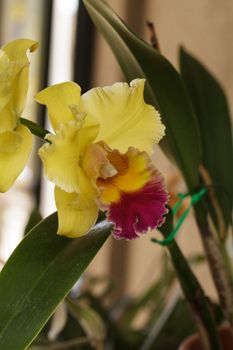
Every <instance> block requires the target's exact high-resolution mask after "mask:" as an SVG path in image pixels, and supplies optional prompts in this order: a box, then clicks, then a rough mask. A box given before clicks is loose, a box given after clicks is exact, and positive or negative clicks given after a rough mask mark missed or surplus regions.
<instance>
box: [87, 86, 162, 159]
mask: <svg viewBox="0 0 233 350" xmlns="http://www.w3.org/2000/svg"><path fill="white" fill-rule="evenodd" d="M144 85H145V81H144V80H143V79H136V80H133V81H132V82H131V83H130V86H129V85H128V84H126V83H116V84H114V85H112V86H108V87H104V88H100V87H99V88H94V89H92V90H90V91H88V92H86V93H85V94H83V95H82V97H81V100H82V105H83V110H84V111H85V112H86V113H88V114H90V115H92V116H94V117H95V118H97V119H98V120H99V122H100V131H99V135H98V137H97V139H96V142H98V141H104V142H106V143H107V144H108V145H109V146H110V147H111V148H113V149H118V150H119V151H120V152H126V151H127V149H128V148H129V147H131V146H132V147H135V148H138V149H140V150H141V151H146V152H147V153H151V152H152V147H153V144H154V143H158V142H159V140H160V139H161V138H162V137H163V135H164V129H165V128H164V125H163V124H162V123H161V121H160V117H159V113H158V112H157V111H156V110H155V109H154V108H153V107H152V106H150V105H148V104H146V103H145V101H144V98H143V91H144Z"/></svg>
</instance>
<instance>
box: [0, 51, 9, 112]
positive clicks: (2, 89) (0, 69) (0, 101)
mask: <svg viewBox="0 0 233 350" xmlns="http://www.w3.org/2000/svg"><path fill="white" fill-rule="evenodd" d="M10 73H11V63H10V60H9V58H8V56H7V54H6V53H5V52H4V51H2V50H0V111H1V109H2V108H3V107H5V105H6V104H7V102H8V101H9V99H10V97H11V83H10Z"/></svg>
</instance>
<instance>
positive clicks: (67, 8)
mask: <svg viewBox="0 0 233 350" xmlns="http://www.w3.org/2000/svg"><path fill="white" fill-rule="evenodd" d="M108 3H109V4H110V5H111V6H112V7H113V8H114V10H115V11H116V12H117V13H118V14H119V15H120V17H122V18H123V19H124V21H125V22H126V23H127V25H128V26H129V27H130V28H131V29H132V30H133V31H135V32H136V33H137V34H138V35H140V36H141V37H142V38H143V39H144V40H146V41H148V42H149V38H150V33H149V31H148V27H147V25H146V21H148V20H149V21H151V22H153V23H154V25H155V28H156V33H157V36H158V41H159V46H160V50H161V52H162V53H163V54H164V55H165V56H166V57H167V58H168V59H169V60H170V61H171V62H172V63H173V64H174V65H175V66H177V62H178V50H179V47H180V46H181V45H182V46H184V47H185V48H186V49H187V50H189V51H190V52H191V53H192V54H193V55H195V56H196V57H197V58H198V59H200V60H201V61H202V62H203V63H204V64H205V65H206V66H207V67H208V68H209V70H210V71H211V72H212V73H214V75H215V76H216V77H217V78H218V80H219V81H220V83H221V84H222V86H223V87H224V89H225V91H226V94H227V96H228V99H229V102H230V107H231V108H232V107H233V106H232V101H233V69H232V62H233V43H232V38H231V37H232V32H233V2H232V1H231V0H224V1H221V2H219V1H217V0H195V1H186V0H176V1H169V0H143V1H141V0H108ZM22 37H27V38H31V39H34V40H38V41H39V43H40V47H39V49H38V50H37V51H36V52H35V53H33V54H32V55H31V56H30V61H31V68H30V91H29V95H28V104H27V106H26V109H25V111H24V113H23V117H25V118H29V119H32V120H35V121H37V122H38V123H40V124H41V125H43V126H45V127H46V128H49V125H48V121H47V117H46V114H45V110H44V109H43V108H42V107H41V106H38V105H37V104H36V103H34V102H33V96H34V95H35V93H36V92H37V91H39V90H41V89H42V88H44V87H46V86H48V85H52V84H55V83H59V82H63V81H67V80H74V81H76V82H77V83H78V84H79V85H80V86H81V87H82V91H83V92H85V91H86V90H88V89H90V88H92V87H95V86H103V85H110V84H113V83H114V82H116V81H123V80H124V77H123V75H122V73H121V70H120V68H119V67H118V64H117V62H116V60H115V58H114V56H113V54H112V53H111V50H110V48H109V47H108V46H107V44H106V43H105V42H104V40H103V38H102V37H101V36H100V35H99V34H98V33H97V32H96V30H95V28H94V26H93V25H92V23H91V21H90V19H89V17H88V15H87V13H86V11H85V9H84V7H83V4H82V2H81V1H78V0H66V1H63V0H41V1H38V0H0V44H1V46H2V45H3V44H4V43H6V42H8V41H10V40H13V39H15V38H22ZM135 78H136V77H135ZM39 145H40V143H39V141H38V140H36V142H35V148H34V153H33V155H32V157H31V161H30V163H29V165H28V167H27V168H26V169H25V171H24V172H23V173H22V175H21V176H20V178H19V179H18V180H17V183H16V184H15V185H14V186H13V188H12V189H11V190H10V191H9V192H8V193H5V194H0V261H1V262H2V263H3V262H4V261H5V260H6V259H7V257H8V256H9V254H10V253H11V252H12V250H13V249H14V247H15V246H16V245H17V244H18V242H19V241H20V239H21V238H22V236H23V232H24V228H25V226H26V224H27V221H28V218H29V216H30V213H31V212H32V210H33V209H34V208H35V207H37V206H39V208H40V212H41V215H42V216H43V217H45V216H47V215H49V214H50V213H52V212H54V211H55V206H54V200H53V186H52V185H51V184H50V183H49V182H47V181H46V180H45V178H44V176H43V173H42V171H41V164H40V162H39V158H38V156H37V148H38V147H39ZM154 161H155V163H156V166H157V167H158V168H159V169H160V170H161V171H162V172H163V173H164V176H165V178H166V181H167V184H168V187H169V190H170V192H171V193H174V194H175V193H177V192H179V191H185V188H184V185H183V183H182V181H181V179H180V176H179V173H178V172H177V170H176V169H175V168H174V167H173V166H172V165H171V164H170V163H169V162H168V161H167V160H166V158H165V157H164V156H163V154H162V152H161V151H160V149H159V148H158V147H156V149H155V153H154ZM156 235H157V236H158V233H156V232H152V233H149V234H148V235H145V236H144V237H142V238H140V239H139V240H136V241H134V242H122V241H115V240H114V239H113V238H109V240H108V242H107V243H106V244H105V246H104V247H103V248H102V250H101V251H100V252H99V253H98V255H97V256H96V258H95V259H94V260H93V261H92V263H91V265H90V267H89V269H88V271H87V272H86V274H88V275H90V276H111V280H112V281H114V283H115V285H116V287H117V288H116V289H115V293H116V295H123V294H124V295H136V294H138V293H141V291H143V290H144V289H145V288H147V286H149V285H150V283H151V282H152V281H154V279H155V278H156V276H158V274H159V272H160V269H161V264H162V262H161V256H162V254H163V252H164V250H163V248H161V247H159V246H157V245H155V244H152V243H151V241H150V238H151V237H154V236H156ZM178 240H179V242H180V244H181V247H182V248H183V249H184V252H185V254H187V255H189V254H194V253H201V243H200V240H199V237H198V235H197V232H196V227H195V224H194V220H193V219H192V215H190V217H189V218H188V220H186V222H185V223H184V225H183V226H182V229H181V230H180V232H179V238H178ZM197 273H198V275H199V277H200V278H201V281H204V282H205V283H204V288H205V289H206V290H207V292H208V294H210V295H211V296H214V295H213V288H212V283H211V279H210V277H209V273H208V270H207V268H206V267H205V265H204V264H202V265H201V266H199V267H198V268H197ZM176 293H177V290H176V289H175V291H174V295H175V294H176Z"/></svg>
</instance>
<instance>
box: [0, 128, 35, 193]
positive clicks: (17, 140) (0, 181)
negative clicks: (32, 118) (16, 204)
mask: <svg viewBox="0 0 233 350" xmlns="http://www.w3.org/2000/svg"><path fill="white" fill-rule="evenodd" d="M1 137H2V140H1V141H0V146H1V147H0V148H1V150H0V192H6V191H7V190H8V189H9V188H10V187H11V186H12V185H13V183H14V182H15V180H16V179H17V177H18V176H19V174H20V173H21V172H22V170H23V169H24V167H25V165H26V163H27V161H28V158H29V155H30V153H31V149H32V135H31V133H30V131H29V129H28V128H27V127H26V126H24V125H18V126H17V128H16V129H15V130H14V131H12V132H6V133H2V134H0V139H1ZM12 143H13V144H12ZM4 144H5V148H4Z"/></svg>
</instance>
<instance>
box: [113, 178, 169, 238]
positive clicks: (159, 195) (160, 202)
mask: <svg viewBox="0 0 233 350" xmlns="http://www.w3.org/2000/svg"><path fill="white" fill-rule="evenodd" d="M167 201H168V194H167V191H166V190H165V186H164V180H163V178H162V176H161V174H160V173H159V172H156V173H155V174H154V176H153V179H152V180H151V181H150V182H148V183H147V184H146V185H145V186H144V187H143V188H142V189H140V190H138V191H136V192H127V193H126V192H124V193H122V195H121V198H120V201H118V202H116V203H113V204H111V205H110V207H109V210H108V219H109V220H110V221H112V222H113V223H114V224H115V228H114V230H113V232H112V233H113V235H114V237H115V238H116V239H127V240H132V239H135V238H138V237H139V236H140V235H141V234H144V233H146V232H147V231H148V230H149V229H155V228H157V227H159V226H161V225H162V224H163V223H164V221H165V217H164V215H165V214H166V213H167V209H166V207H165V205H166V203H167Z"/></svg>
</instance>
